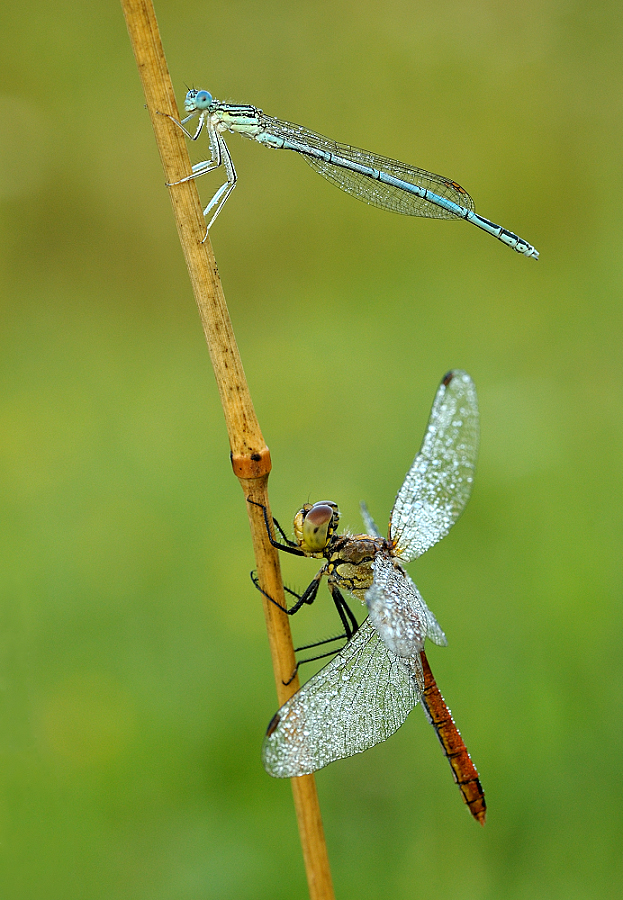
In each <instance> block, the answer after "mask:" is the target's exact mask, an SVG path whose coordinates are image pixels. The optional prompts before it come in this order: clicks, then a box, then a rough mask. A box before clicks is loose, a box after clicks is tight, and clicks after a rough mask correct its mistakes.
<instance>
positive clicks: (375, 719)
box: [262, 618, 423, 778]
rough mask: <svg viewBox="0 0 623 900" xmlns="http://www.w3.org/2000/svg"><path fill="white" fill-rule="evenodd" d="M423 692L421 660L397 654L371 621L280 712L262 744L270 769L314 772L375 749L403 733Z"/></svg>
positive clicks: (288, 773)
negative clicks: (399, 729) (401, 731)
mask: <svg viewBox="0 0 623 900" xmlns="http://www.w3.org/2000/svg"><path fill="white" fill-rule="evenodd" d="M418 682H420V683H418ZM422 687H423V676H422V674H421V663H420V660H419V657H418V658H417V659H415V660H402V659H399V658H398V657H396V656H394V654H393V653H391V652H390V651H389V650H388V649H387V647H386V646H385V645H384V644H383V642H382V641H381V639H380V637H379V635H378V633H377V632H376V631H375V629H374V628H373V626H372V624H371V622H370V619H369V618H368V619H366V620H365V621H364V622H363V624H362V625H361V626H360V628H359V630H358V631H357V632H356V633H355V635H354V636H353V637H352V638H351V640H350V641H349V642H348V643H347V644H346V646H345V647H344V648H343V649H342V650H341V651H340V653H339V654H338V655H337V656H335V657H334V658H333V659H332V660H331V662H330V663H329V664H328V665H327V666H325V667H324V668H323V669H321V670H320V672H318V673H317V674H316V675H314V676H313V677H312V678H310V679H309V681H308V682H307V683H306V684H304V685H303V687H302V688H301V689H300V690H299V691H297V693H296V694H294V696H293V697H291V698H290V700H288V701H287V703H284V705H283V706H282V707H281V709H280V710H279V711H278V713H277V714H276V716H275V717H274V719H273V721H272V722H271V723H270V725H269V727H268V732H267V734H266V737H265V739H264V744H263V746H262V761H263V763H264V768H265V769H266V771H267V772H268V773H269V775H273V776H275V777H276V778H290V777H292V776H295V775H308V774H309V773H311V772H315V771H316V770H317V769H322V768H323V766H327V765H329V763H332V762H334V761H335V760H336V759H343V758H344V757H346V756H353V755H354V754H355V753H362V752H363V751H364V750H367V749H368V748H369V747H374V745H375V744H378V743H380V742H381V741H385V740H387V738H388V737H389V736H390V735H392V734H393V733H394V732H395V731H397V730H398V728H400V726H401V725H402V723H403V722H404V720H405V719H406V718H407V716H408V715H409V712H410V711H411V710H412V709H413V707H414V706H415V705H416V704H417V702H418V700H419V699H420V697H421V692H422Z"/></svg>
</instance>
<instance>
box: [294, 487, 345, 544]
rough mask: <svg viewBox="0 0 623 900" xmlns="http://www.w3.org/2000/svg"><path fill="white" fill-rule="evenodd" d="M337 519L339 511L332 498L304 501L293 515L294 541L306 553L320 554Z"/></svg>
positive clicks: (336, 524)
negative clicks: (314, 501) (310, 501)
mask: <svg viewBox="0 0 623 900" xmlns="http://www.w3.org/2000/svg"><path fill="white" fill-rule="evenodd" d="M339 521H340V511H339V509H338V508H337V503H333V501H332V500H321V501H320V502H319V503H314V504H313V505H312V504H311V503H306V504H305V506H303V507H302V508H301V509H299V511H298V512H297V514H296V515H295V517H294V525H293V529H294V537H295V538H296V543H297V544H298V545H299V547H300V548H301V550H303V551H304V552H305V553H306V554H309V555H310V556H316V555H317V556H322V551H323V550H324V549H325V547H326V546H327V544H328V543H329V541H330V540H331V537H332V536H333V534H334V532H335V530H336V528H337V526H338V522H339Z"/></svg>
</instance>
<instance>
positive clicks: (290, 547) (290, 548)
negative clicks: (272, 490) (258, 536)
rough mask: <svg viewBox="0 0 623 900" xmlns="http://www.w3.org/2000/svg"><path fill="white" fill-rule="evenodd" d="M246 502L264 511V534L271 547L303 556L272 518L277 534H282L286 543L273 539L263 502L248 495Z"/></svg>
mask: <svg viewBox="0 0 623 900" xmlns="http://www.w3.org/2000/svg"><path fill="white" fill-rule="evenodd" d="M247 503H251V504H252V505H253V506H259V508H260V509H261V510H262V512H263V513H264V525H265V526H266V534H267V535H268V540H269V541H270V542H271V544H272V545H273V547H276V548H277V550H283V551H284V553H292V554H293V555H294V556H305V554H304V553H303V551H302V550H301V549H300V547H297V545H296V544H295V542H294V541H289V540H288V538H287V537H286V536H285V534H284V531H283V528H282V527H281V525H279V523H278V522H277V521H276V519H273V525H274V526H275V527H276V528H277V530H278V531H279V534H280V535H281V536H282V538H283V539H284V541H285V542H286V543H284V544H281V543H279V541H276V540H275V539H274V537H273V534H272V528H271V527H270V522H269V520H268V510H267V509H266V507H265V506H264V504H263V503H257V502H256V501H255V500H251V498H250V497H247Z"/></svg>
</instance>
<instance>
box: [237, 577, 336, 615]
mask: <svg viewBox="0 0 623 900" xmlns="http://www.w3.org/2000/svg"><path fill="white" fill-rule="evenodd" d="M323 571H324V570H323V569H321V570H320V572H319V573H318V575H317V576H316V577H315V578H314V580H313V581H312V582H311V584H309V585H308V587H307V588H306V589H305V591H304V592H303V593H302V594H297V593H296V591H293V590H291V589H290V588H288V587H286V586H285V585H284V588H283V589H284V590H285V592H286V593H287V594H290V596H291V597H294V598H295V600H296V603H295V604H294V605H293V606H290V607H285V606H282V605H281V603H277V601H276V600H275V599H274V598H273V597H271V596H270V594H268V593H267V592H266V591H265V590H264V589H263V588H262V587H261V586H260V582H259V579H258V577H257V574H256V573H255V572H251V581H252V582H253V584H254V585H255V587H256V588H257V589H258V591H259V592H260V594H262V596H264V597H266V599H267V600H270V602H271V603H274V604H275V606H276V607H278V609H280V610H281V611H282V612H284V613H287V615H289V616H293V615H295V613H297V612H298V611H299V609H300V608H301V607H302V606H303V604H305V603H308V604H311V603H313V602H314V600H315V599H316V595H317V594H318V587H319V585H320V578H321V577H322V574H323Z"/></svg>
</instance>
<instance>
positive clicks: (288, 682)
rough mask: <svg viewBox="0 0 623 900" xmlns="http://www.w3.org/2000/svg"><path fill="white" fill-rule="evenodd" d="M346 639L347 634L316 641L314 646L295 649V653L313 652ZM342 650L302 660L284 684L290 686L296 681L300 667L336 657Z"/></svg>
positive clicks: (328, 651)
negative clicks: (315, 649)
mask: <svg viewBox="0 0 623 900" xmlns="http://www.w3.org/2000/svg"><path fill="white" fill-rule="evenodd" d="M345 637H346V635H345V634H338V635H337V637H332V638H325V639H324V640H323V641H316V643H314V644H307V645H306V646H305V647H295V648H294V652H295V653H299V652H300V651H301V650H311V649H312V648H313V647H322V646H323V645H324V644H331V643H332V642H333V641H343V640H344V638H345ZM341 649H342V648H341V647H339V648H337V649H336V650H327V652H326V653H319V654H318V655H317V656H308V657H307V659H300V660H299V661H298V662H297V664H296V666H295V667H294V672H292V675H291V676H290V677H289V678H288V680H287V681H284V682H283V684H285V685H288V684H291V683H292V681H294V678H295V676H296V673H297V672H298V670H299V667H300V666H302V665H304V664H305V663H310V662H316V660H317V659H326V657H327V656H335V654H336V653H339V652H340V650H341Z"/></svg>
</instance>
